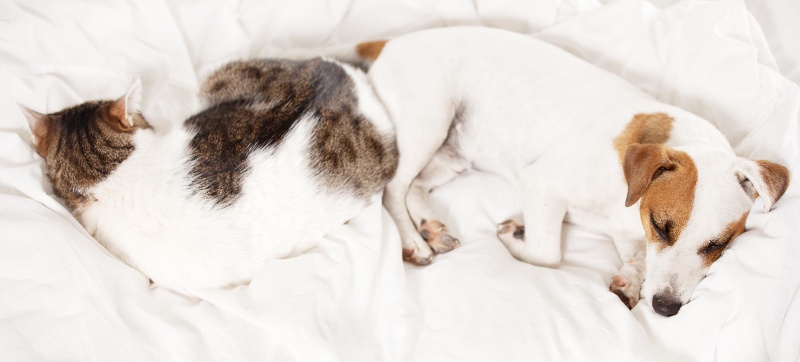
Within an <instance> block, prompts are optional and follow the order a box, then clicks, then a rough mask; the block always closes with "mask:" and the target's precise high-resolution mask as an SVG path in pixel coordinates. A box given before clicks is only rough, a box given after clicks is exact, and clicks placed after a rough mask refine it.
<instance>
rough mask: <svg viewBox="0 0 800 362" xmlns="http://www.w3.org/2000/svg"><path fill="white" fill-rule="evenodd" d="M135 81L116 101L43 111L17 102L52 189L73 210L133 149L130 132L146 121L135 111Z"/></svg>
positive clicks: (138, 88)
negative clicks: (52, 111) (44, 165)
mask: <svg viewBox="0 0 800 362" xmlns="http://www.w3.org/2000/svg"><path fill="white" fill-rule="evenodd" d="M141 88H142V87H141V82H139V81H138V80H137V81H136V82H135V83H134V84H133V86H131V88H130V89H129V90H128V91H127V92H125V94H124V95H123V96H122V97H120V98H119V99H117V100H104V101H91V102H85V103H81V104H79V105H76V106H73V107H69V108H66V109H64V110H61V111H58V112H55V113H50V114H42V113H39V112H36V111H33V110H31V109H28V108H26V107H24V106H21V105H20V109H21V110H22V113H24V114H25V117H26V118H27V119H28V125H29V126H30V130H31V133H32V135H33V142H34V145H35V148H36V152H37V153H38V154H39V155H40V156H42V157H43V158H44V160H45V164H46V165H47V176H48V177H49V178H50V182H51V183H52V184H53V191H54V192H55V194H56V195H57V196H59V197H62V198H63V199H64V200H65V201H66V202H67V206H68V207H69V208H70V209H72V210H76V209H79V208H81V207H82V206H85V205H86V204H87V203H88V202H91V201H92V200H93V198H92V195H90V194H89V193H88V190H89V189H90V188H91V187H92V186H94V185H95V184H97V183H98V182H100V181H103V180H104V179H105V178H106V177H108V175H109V174H111V172H113V171H114V170H115V169H116V168H117V166H118V165H119V164H120V163H121V162H122V161H125V160H126V159H127V158H128V157H129V156H130V155H131V153H132V152H133V150H134V142H133V135H134V133H135V132H136V131H137V130H139V129H143V128H149V127H150V125H149V124H148V123H147V121H145V119H144V118H143V117H142V115H141V114H140V113H139V110H140V104H141V98H142V97H141Z"/></svg>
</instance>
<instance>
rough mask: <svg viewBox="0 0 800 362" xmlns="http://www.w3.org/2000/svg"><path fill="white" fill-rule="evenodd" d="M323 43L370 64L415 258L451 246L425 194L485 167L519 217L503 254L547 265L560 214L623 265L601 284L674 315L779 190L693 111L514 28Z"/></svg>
mask: <svg viewBox="0 0 800 362" xmlns="http://www.w3.org/2000/svg"><path fill="white" fill-rule="evenodd" d="M329 52H332V53H338V54H330V55H333V56H338V57H341V58H345V59H346V58H350V59H351V60H354V61H355V62H357V63H360V64H362V65H363V66H364V67H368V68H369V72H368V77H369V79H370V81H371V82H372V84H373V86H374V88H375V90H376V92H377V94H378V96H379V98H380V99H381V101H382V102H383V103H384V105H385V107H386V108H387V110H388V112H389V115H390V117H391V118H392V120H393V121H394V124H395V127H396V130H395V131H396V135H397V147H398V151H399V153H400V160H399V165H398V168H397V173H396V175H395V177H394V179H393V180H392V181H390V183H389V184H388V185H387V187H386V190H385V193H384V198H383V201H384V205H385V206H386V208H387V209H388V211H389V213H390V214H391V216H392V217H393V218H394V221H395V222H396V224H397V227H398V228H399V231H400V234H401V238H402V243H403V256H404V258H405V259H406V260H409V261H411V262H413V263H416V264H428V263H430V262H431V261H432V260H433V256H434V255H435V254H438V253H444V252H447V251H450V250H452V249H453V248H456V247H457V246H458V245H459V241H458V239H456V238H455V237H454V236H452V235H450V234H449V233H448V230H447V228H446V226H445V225H444V224H443V223H442V222H441V221H440V220H441V219H440V218H439V217H438V216H437V215H436V213H435V212H434V211H433V210H432V209H431V208H430V207H429V206H428V194H429V192H430V190H431V189H432V188H434V187H436V186H439V185H442V184H443V183H445V182H447V181H449V180H451V179H453V178H454V177H456V175H458V174H460V173H462V172H464V171H465V170H467V169H470V168H473V169H477V170H482V171H487V172H493V173H497V174H499V175H502V176H504V177H505V178H507V179H508V180H510V181H511V182H512V183H514V184H515V185H517V186H518V187H519V189H521V190H522V193H523V198H524V199H523V210H522V220H520V221H515V220H507V221H504V222H502V223H500V224H499V225H498V228H497V230H498V231H497V235H498V237H499V239H500V240H501V241H502V242H503V244H505V246H506V247H507V248H508V250H509V251H510V252H511V254H512V255H513V256H514V257H516V258H517V259H519V260H522V261H525V262H528V263H531V264H535V265H540V266H547V267H558V266H559V263H560V261H561V225H562V222H563V221H564V220H567V221H569V222H571V223H574V224H577V225H581V226H583V227H586V228H587V229H590V230H594V231H598V232H601V233H603V234H606V235H608V236H610V237H611V239H613V241H614V244H615V245H616V249H617V251H618V252H619V255H620V257H621V260H622V261H623V265H622V267H621V268H620V269H619V271H618V273H617V275H615V276H614V277H613V278H612V280H611V283H610V289H611V291H612V292H614V293H615V294H617V295H618V296H619V298H620V299H621V300H622V301H623V302H624V303H625V304H626V305H627V306H628V307H629V308H632V307H633V306H634V305H636V303H637V302H638V300H639V297H640V289H641V290H642V292H643V296H644V298H646V299H648V300H650V301H651V302H652V307H653V309H654V310H655V311H656V312H657V313H659V314H661V315H664V316H672V315H674V314H676V313H678V310H679V309H680V308H681V306H682V305H683V304H685V303H687V302H688V301H689V298H690V296H691V295H692V292H693V290H694V288H695V287H696V286H697V284H698V283H699V282H700V280H702V279H703V278H704V276H705V273H706V271H707V270H708V268H709V266H710V265H711V263H713V262H714V261H715V260H717V259H718V258H719V257H720V255H721V254H722V252H723V251H724V250H725V248H726V247H727V246H728V245H730V243H731V241H732V240H733V239H734V238H736V237H737V236H738V235H739V234H741V233H742V232H744V228H745V219H746V218H747V215H748V213H749V212H750V209H751V207H752V205H753V202H754V199H755V198H756V197H757V196H761V197H762V198H764V199H765V200H764V205H765V206H764V211H765V212H766V211H769V210H770V208H771V207H772V205H773V204H774V203H775V202H776V201H777V200H778V199H779V198H780V197H781V195H783V193H784V192H785V191H786V188H787V186H788V183H789V172H788V170H787V169H786V168H785V167H783V166H780V165H777V164H775V163H772V162H769V161H763V160H757V161H752V160H749V159H744V158H740V157H737V156H736V155H735V154H734V152H733V149H732V148H731V146H730V144H729V143H728V141H727V140H726V139H725V137H724V136H723V135H722V134H721V133H720V132H719V131H718V130H717V129H716V128H714V127H713V126H712V125H711V124H710V123H709V122H707V121H705V120H704V119H702V118H700V117H698V116H697V115H694V114H692V113H690V112H687V111H685V110H683V109H680V108H678V107H675V106H671V105H669V104H664V103H661V102H659V101H658V100H656V99H654V98H653V97H651V96H649V95H648V94H646V93H644V92H643V91H641V90H639V89H638V88H636V87H634V86H633V85H631V84H629V83H627V82H625V81H624V80H622V79H620V78H618V77H616V76H614V75H612V74H610V73H607V72H605V71H603V70H601V69H599V68H597V67H595V66H593V65H590V64H588V63H586V62H584V61H582V60H581V59H578V58H577V57H575V56H572V55H570V54H569V53H567V52H566V51H564V50H562V49H559V48H557V47H555V46H552V45H549V44H546V43H544V42H541V41H538V40H535V39H532V38H529V37H526V36H523V35H519V34H514V33H511V32H507V31H501V30H496V29H488V28H442V29H433V30H425V31H420V32H416V33H412V34H408V35H404V36H400V37H397V38H394V39H391V40H389V41H376V42H369V43H362V44H358V45H357V46H356V47H353V46H348V47H347V48H336V49H333V50H330V49H329ZM523 225H524V226H523ZM645 265H646V271H645ZM645 280H646V283H644V284H642V283H643V281H645Z"/></svg>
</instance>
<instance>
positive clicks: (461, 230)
mask: <svg viewBox="0 0 800 362" xmlns="http://www.w3.org/2000/svg"><path fill="white" fill-rule="evenodd" d="M773 4H774V3H773ZM750 5H751V4H750V3H748V4H745V3H743V2H741V1H714V2H705V1H689V2H672V1H661V2H655V1H654V3H650V2H645V1H637V0H623V1H608V2H599V1H594V0H562V1H557V0H552V1H537V2H513V1H490V0H475V1H460V0H449V1H435V2H430V1H426V0H414V1H400V0H380V1H366V0H350V1H333V0H330V1H323V0H302V1H266V0H265V1H255V0H253V1H248V0H241V1H222V0H206V1H181V0H175V1H148V2H134V1H131V0H127V1H126V0H122V1H115V2H89V1H68V2H67V1H41V2H26V1H22V0H19V1H7V2H2V3H0V84H2V87H0V291H1V292H0V355H2V356H3V359H5V360H14V361H24V360H55V359H58V360H81V361H85V360H100V361H102V360H269V361H271V360H315V361H325V360H341V361H361V360H363V361H376V360H381V361H409V360H413V361H442V360H457V361H485V360H612V359H622V360H680V361H688V360H702V361H708V360H748V361H756V360H767V359H771V360H797V359H798V357H800V343H799V342H800V226H798V224H797V219H798V215H800V186H798V185H797V183H793V184H792V185H790V188H789V191H788V192H787V193H786V195H785V196H784V197H783V198H782V199H781V200H780V202H778V203H777V204H776V205H775V208H774V209H773V210H772V211H771V212H770V213H763V212H762V211H761V210H762V208H763V204H762V203H761V202H760V201H757V202H756V205H754V207H753V211H752V212H751V214H750V217H749V219H748V221H747V229H748V231H747V232H746V233H745V234H743V235H741V236H740V237H739V238H738V239H737V241H736V242H735V243H734V244H733V245H732V246H731V247H730V248H729V249H728V250H727V251H726V252H725V254H724V255H723V257H722V258H721V259H719V260H718V261H717V262H716V263H715V264H713V266H712V267H711V269H710V270H709V273H708V277H707V278H706V279H704V280H703V281H702V282H701V283H700V285H699V286H698V287H697V289H696V290H695V292H694V295H693V296H692V301H691V302H690V303H689V304H687V305H686V306H684V307H683V308H682V309H681V311H680V313H679V314H678V315H676V316H674V317H671V318H664V317H661V316H659V315H657V314H655V313H654V312H653V311H652V309H651V308H650V306H649V301H646V300H643V301H641V302H640V303H639V304H638V305H637V306H636V308H634V309H633V310H632V311H629V310H628V309H627V308H626V307H625V306H624V305H623V304H622V303H621V302H620V301H619V300H618V298H617V297H616V296H615V295H614V294H612V293H610V292H609V291H608V283H609V281H610V279H611V277H612V276H613V275H614V274H615V272H616V270H617V269H618V267H619V265H620V260H619V258H618V257H617V255H616V252H615V250H614V246H613V244H612V243H611V241H610V240H608V239H607V238H605V237H603V236H600V235H597V234H593V233H591V232H588V231H586V230H583V229H581V228H580V227H579V226H576V225H566V226H565V229H564V245H563V248H564V261H563V263H562V266H561V267H560V268H559V269H548V268H541V267H536V266H532V265H528V264H525V263H522V262H519V261H517V260H515V259H514V258H513V257H511V256H510V254H509V253H508V252H507V251H506V250H505V248H504V247H503V245H502V244H501V243H500V242H499V241H498V240H497V239H496V237H495V236H494V233H495V225H496V223H497V222H499V221H502V220H504V219H505V218H507V217H509V216H512V215H514V214H516V213H519V211H520V200H519V199H520V195H519V194H518V193H517V192H516V191H514V189H513V188H511V187H509V185H508V184H507V182H506V181H505V180H504V179H502V178H500V177H498V176H496V175H491V174H486V173H480V172H471V173H468V174H467V175H464V176H462V177H459V178H458V179H456V180H454V181H452V182H450V183H448V184H446V185H443V186H441V187H440V188H437V189H436V190H434V191H433V193H432V195H431V202H432V204H433V207H434V208H435V209H436V210H438V211H439V212H440V214H441V215H443V216H444V220H443V221H444V222H446V223H447V225H448V227H449V228H450V229H451V231H452V232H453V233H454V234H455V235H457V236H458V237H459V238H460V240H461V242H462V246H461V247H460V248H459V249H456V250H455V251H453V252H451V253H448V254H444V255H441V256H439V257H438V258H437V260H436V261H435V262H434V263H433V264H432V265H429V266H426V267H417V266H413V265H410V264H407V263H403V262H402V260H401V258H400V241H399V237H398V235H397V232H396V228H395V226H394V224H393V222H392V220H391V218H390V217H389V216H388V214H387V213H386V212H385V210H384V209H383V208H382V206H381V205H380V202H379V198H377V197H376V199H375V202H374V203H373V204H372V205H371V206H369V207H367V208H365V209H364V211H363V212H362V213H361V214H360V215H359V216H358V217H356V218H355V219H353V220H352V221H350V222H349V223H347V224H346V225H343V226H341V227H339V228H337V229H336V230H334V231H332V232H331V233H330V234H329V235H327V236H326V237H325V238H324V239H323V240H321V241H320V244H319V246H318V247H316V248H314V249H313V250H311V251H310V252H308V253H305V254H303V255H301V256H298V257H294V258H289V259H282V260H274V261H271V262H269V263H268V265H267V267H266V268H265V269H264V270H263V271H262V272H261V273H259V274H258V275H257V276H256V277H255V278H254V279H253V281H252V282H251V283H250V284H249V285H246V286H240V287H236V288H232V289H225V290H198V291H193V292H191V293H187V294H180V293H175V292H172V291H169V290H166V289H164V288H161V287H158V286H153V285H150V284H149V282H148V279H147V277H145V276H144V275H142V274H141V273H139V272H137V271H135V270H133V269H132V268H130V267H128V266H127V265H126V264H124V263H123V262H121V261H120V260H118V259H116V258H115V257H114V256H112V255H111V254H109V253H108V252H107V251H106V250H105V249H103V248H102V247H101V246H100V245H99V244H98V243H97V242H96V241H94V239H92V238H91V236H89V235H88V234H87V232H86V231H85V230H84V229H83V228H82V227H81V226H80V224H79V223H78V222H77V221H76V220H75V218H74V217H72V216H71V214H70V213H69V212H68V211H67V210H66V209H65V207H64V206H63V203H62V201H61V200H59V199H57V198H56V197H55V196H53V194H52V189H51V187H50V185H49V182H48V181H47V180H46V177H45V176H44V174H43V172H44V169H43V161H42V159H41V158H40V157H39V156H38V155H36V153H35V151H34V149H33V147H32V144H31V136H30V134H29V132H28V129H27V124H26V122H25V119H24V117H23V115H22V114H21V113H20V112H19V110H18V109H17V107H16V106H15V104H14V102H19V103H21V104H24V105H26V106H28V107H31V108H33V109H35V110H38V111H41V112H53V111H55V110H59V109H62V108H64V107H66V106H70V105H73V104H76V103H79V102H82V101H86V100H90V99H98V98H115V97H117V96H119V95H121V94H122V93H123V91H124V90H125V89H126V88H127V87H128V86H129V85H130V84H131V83H132V82H133V80H134V79H135V78H141V79H142V82H143V85H144V100H143V105H144V109H143V113H144V115H145V116H146V117H147V119H148V120H149V121H150V122H151V124H153V125H154V126H155V127H156V129H168V128H169V127H177V126H179V125H180V122H181V121H182V120H183V119H185V118H187V117H188V116H189V115H191V114H192V113H193V112H196V111H197V110H199V109H200V105H199V102H198V100H197V97H196V93H197V88H198V83H199V79H201V77H202V76H203V75H205V74H206V73H207V72H209V71H210V70H212V69H214V68H215V67H217V66H219V65H221V64H223V63H225V62H227V61H230V60H233V59H240V58H252V57H264V56H276V55H279V54H281V53H282V52H285V51H287V50H290V49H293V48H298V47H300V48H310V47H318V46H323V45H332V44H345V43H355V42H358V41H364V40H372V39H380V38H387V37H391V36H396V35H400V34H403V33H407V32H410V31H414V30H419V29H424V28H431V27H440V26H454V25H476V26H490V27H499V28H505V29H509V30H513V31H517V32H521V33H525V34H530V36H532V37H536V38H539V39H542V40H545V41H547V42H551V43H553V44H556V45H558V46H560V47H562V48H564V49H566V50H568V51H569V52H571V53H573V54H575V55H577V56H579V57H581V58H583V59H586V60H587V61H589V62H591V63H594V64H596V65H597V66H599V67H602V68H604V69H606V70H609V71H611V72H613V73H615V74H618V75H620V76H621V77H623V78H625V79H627V80H628V81H630V82H632V83H634V84H636V85H637V86H639V87H641V88H642V89H644V90H645V91H647V92H648V93H650V94H652V95H654V96H655V97H657V98H659V99H660V100H662V101H664V102H667V103H672V104H676V105H678V106H681V107H683V108H686V109H688V110H690V111H692V112H695V113H697V114H699V115H701V116H703V117H705V118H707V119H709V120H710V121H712V122H713V123H714V125H715V126H717V127H718V128H719V129H720V130H721V131H722V132H723V134H724V135H725V136H726V137H727V138H728V139H729V140H730V141H731V143H732V145H733V146H734V149H735V150H736V152H737V153H738V154H739V155H740V156H743V157H751V158H764V159H770V160H772V161H776V162H781V163H784V164H786V165H789V166H790V169H791V170H792V171H793V172H794V173H796V172H797V171H798V170H800V167H798V166H799V163H800V158H799V157H798V156H800V151H799V150H798V140H800V137H799V136H800V133H798V132H799V131H798V120H799V118H798V114H799V112H800V92H799V91H798V85H797V84H796V83H794V82H792V81H791V80H789V79H787V78H786V76H784V74H787V75H788V73H782V72H781V70H780V69H781V67H783V68H784V69H785V68H786V65H787V64H789V65H792V63H791V62H790V61H787V60H791V59H800V58H798V57H797V55H798V54H800V50H798V49H797V48H796V47H795V52H797V53H791V50H790V49H788V50H787V48H786V47H785V46H784V47H782V48H781V49H780V50H781V52H780V54H781V57H780V58H778V59H780V61H776V58H775V57H774V56H773V53H772V52H771V49H770V44H778V45H780V44H786V37H785V36H783V37H780V36H782V34H783V35H785V34H786V33H785V32H784V30H783V28H779V27H777V25H776V24H779V23H780V22H779V23H770V24H769V26H767V27H764V28H763V29H766V30H769V32H766V33H765V32H764V31H762V26H761V25H762V24H760V23H759V19H757V18H756V17H754V16H753V15H751V14H750V12H749V11H748V8H747V6H750ZM770 6H771V7H767V10H764V7H761V8H759V9H757V10H758V13H760V14H764V13H780V9H778V10H776V8H775V6H776V5H770ZM762 19H763V18H762ZM783 23H786V22H783ZM776 34H777V35H776ZM768 39H769V41H768ZM779 63H780V64H779ZM779 66H780V67H779ZM794 66H795V67H794V68H791V69H789V70H790V71H791V72H794V70H796V69H798V68H796V66H797V64H794ZM793 74H794V73H793ZM793 76H794V75H793ZM795 78H796V77H795ZM795 80H796V79H795ZM410 106H413V105H410Z"/></svg>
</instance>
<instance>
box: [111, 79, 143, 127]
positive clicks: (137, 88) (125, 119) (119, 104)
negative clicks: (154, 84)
mask: <svg viewBox="0 0 800 362" xmlns="http://www.w3.org/2000/svg"><path fill="white" fill-rule="evenodd" d="M141 110H142V82H141V81H140V80H139V79H137V80H136V82H134V83H133V85H132V86H131V87H130V89H128V91H127V92H125V94H124V95H123V96H122V97H119V99H117V100H116V101H114V104H112V105H111V110H110V112H109V113H111V116H112V117H114V118H116V120H118V121H119V123H120V125H121V126H122V128H123V129H128V128H131V127H133V126H134V119H133V116H134V115H136V114H138V113H139V112H141Z"/></svg>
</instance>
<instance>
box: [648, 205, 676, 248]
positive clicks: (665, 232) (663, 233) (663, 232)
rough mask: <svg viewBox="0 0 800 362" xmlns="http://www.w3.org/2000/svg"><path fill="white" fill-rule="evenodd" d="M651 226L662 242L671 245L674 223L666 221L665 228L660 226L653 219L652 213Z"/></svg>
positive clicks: (651, 214)
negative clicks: (671, 232)
mask: <svg viewBox="0 0 800 362" xmlns="http://www.w3.org/2000/svg"><path fill="white" fill-rule="evenodd" d="M650 225H651V226H652V227H653V230H654V231H655V232H656V234H658V237H659V238H661V240H662V241H664V242H666V243H669V242H670V238H669V236H670V231H672V222H671V221H666V222H665V223H664V226H659V225H658V223H657V222H656V219H655V217H653V213H652V212H651V213H650Z"/></svg>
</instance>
